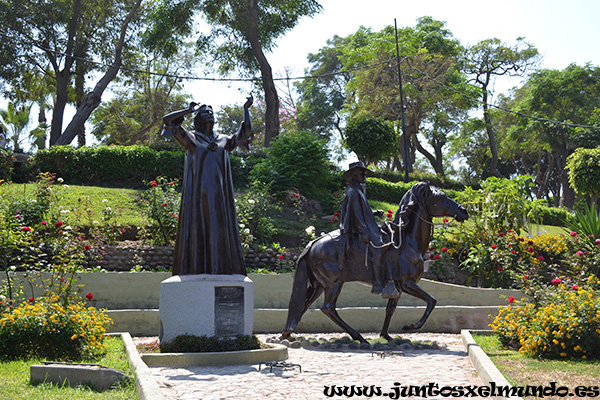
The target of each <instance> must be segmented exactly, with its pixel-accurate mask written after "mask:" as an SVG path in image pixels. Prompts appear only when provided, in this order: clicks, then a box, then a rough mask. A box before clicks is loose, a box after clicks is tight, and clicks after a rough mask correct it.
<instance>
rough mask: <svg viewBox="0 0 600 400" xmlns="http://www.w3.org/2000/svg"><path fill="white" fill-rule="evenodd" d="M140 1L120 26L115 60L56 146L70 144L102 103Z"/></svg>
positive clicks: (120, 57) (115, 71) (85, 100)
mask: <svg viewBox="0 0 600 400" xmlns="http://www.w3.org/2000/svg"><path fill="white" fill-rule="evenodd" d="M141 1H142V0H137V1H136V3H135V4H134V6H133V7H132V8H131V10H129V14H127V17H126V18H125V20H123V23H122V24H121V33H120V36H119V41H118V42H117V44H116V45H115V60H114V62H113V64H112V65H111V66H110V67H109V68H108V70H107V71H106V73H105V74H104V76H103V77H102V78H101V79H100V80H99V81H98V83H96V86H95V87H94V90H92V91H91V92H90V93H88V94H86V95H85V97H84V98H83V100H82V102H81V105H80V106H79V107H77V111H76V112H75V115H74V116H73V119H72V120H71V122H70V123H69V125H68V126H67V128H66V129H65V131H64V132H63V133H62V135H60V138H58V140H57V141H56V143H55V144H56V145H59V146H64V145H68V144H70V143H71V142H72V141H73V139H74V138H75V136H76V135H77V134H78V133H79V132H81V130H82V129H83V128H84V126H85V122H86V121H87V120H88V118H89V117H90V115H91V114H92V112H93V111H94V110H95V109H96V108H97V107H98V106H99V105H100V103H101V101H102V93H104V90H105V89H106V87H107V86H108V84H109V83H110V82H112V80H113V79H114V78H115V77H116V76H117V74H118V73H119V69H120V68H121V62H122V52H123V46H124V45H125V38H126V36H127V35H126V34H127V28H128V27H129V23H130V22H131V19H132V18H133V16H134V15H135V13H136V12H137V10H138V8H139V7H140V4H141Z"/></svg>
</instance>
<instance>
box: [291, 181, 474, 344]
mask: <svg viewBox="0 0 600 400" xmlns="http://www.w3.org/2000/svg"><path fill="white" fill-rule="evenodd" d="M434 217H454V218H455V219H456V221H458V222H463V221H465V220H466V219H468V218H469V214H468V212H467V210H466V209H465V208H464V207H463V206H461V205H460V204H458V203H456V202H455V201H454V200H451V199H450V198H449V197H448V196H447V195H446V194H445V193H443V192H442V191H440V190H439V189H437V188H435V187H433V186H430V185H429V183H425V182H420V183H417V184H415V185H414V186H413V187H412V188H411V189H410V190H409V191H408V192H407V193H406V194H405V195H404V197H403V198H402V200H401V201H400V204H399V207H398V210H397V211H396V214H395V217H394V220H393V223H389V224H386V225H385V226H384V227H382V229H381V231H382V241H383V243H387V244H389V246H388V250H387V252H386V254H385V257H384V260H385V262H386V263H387V268H390V269H391V271H392V276H393V280H394V284H395V286H396V289H397V290H398V292H400V293H402V292H405V293H408V294H410V295H411V296H415V297H417V298H419V299H422V300H424V301H425V302H426V303H427V307H426V309H425V312H424V313H423V316H422V317H421V319H420V320H419V321H418V322H416V323H412V324H407V325H405V326H404V327H403V329H404V330H415V329H420V328H421V327H422V326H423V324H424V323H425V322H426V321H427V318H428V317H429V315H430V314H431V312H432V311H433V308H434V307H435V305H436V302H437V300H436V299H435V298H434V297H433V296H431V295H430V294H428V293H427V292H425V291H424V290H423V289H422V288H421V287H420V286H419V285H417V282H418V281H419V280H420V279H421V276H422V275H423V256H424V255H425V252H426V251H427V249H428V247H429V242H430V240H431V235H432V232H433V222H432V219H433V218H434ZM339 240H340V232H339V230H336V231H333V232H330V233H328V234H325V235H323V236H321V237H320V238H318V239H316V240H314V241H312V242H311V243H309V244H308V245H307V246H306V248H305V250H304V252H303V253H302V255H301V256H300V257H299V258H298V261H297V264H296V273H295V276H294V283H293V288H292V295H291V298H290V304H289V309H288V318H287V322H286V326H285V329H284V331H283V333H282V338H286V337H289V336H290V335H291V334H292V332H293V331H294V330H295V329H296V327H297V325H298V323H299V322H300V320H301V318H302V316H303V315H304V313H305V312H306V311H307V310H308V309H309V308H310V306H311V305H312V304H313V303H314V302H315V301H316V300H317V298H319V296H320V295H321V294H322V293H325V299H324V302H323V305H322V307H321V311H322V312H323V313H324V314H325V315H327V316H328V317H329V318H330V319H331V320H332V321H333V322H335V323H336V324H337V325H338V326H339V327H341V328H342V329H343V330H344V331H346V332H348V334H350V336H351V337H352V339H354V340H359V341H360V342H362V343H365V342H366V340H365V339H364V338H363V337H362V336H361V334H360V333H359V332H358V331H356V330H355V329H353V328H352V327H350V326H349V325H348V324H347V323H346V322H344V321H343V320H342V319H341V318H340V316H339V314H338V313H337V311H336V302H337V299H338V297H339V295H340V292H341V290H342V287H343V286H344V283H345V282H361V283H364V284H368V285H370V284H372V273H371V269H370V268H365V263H364V260H365V250H361V249H359V248H358V247H353V248H351V249H350V257H348V258H347V259H348V261H347V262H346V263H345V265H343V266H342V267H340V265H339V258H338V256H339V251H340V246H339V245H338V244H337V243H336V242H338V241H339ZM398 299H399V298H398V297H396V298H391V299H389V300H388V304H387V307H386V313H385V320H384V323H383V327H382V328H381V337H383V338H385V339H387V340H391V337H390V335H389V326H390V321H391V319H392V315H393V314H394V311H395V310H396V306H397V304H398Z"/></svg>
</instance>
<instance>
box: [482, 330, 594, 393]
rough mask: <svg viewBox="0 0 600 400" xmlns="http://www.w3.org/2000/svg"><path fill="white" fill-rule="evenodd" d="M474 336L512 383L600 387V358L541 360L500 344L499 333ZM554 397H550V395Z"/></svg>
mask: <svg viewBox="0 0 600 400" xmlns="http://www.w3.org/2000/svg"><path fill="white" fill-rule="evenodd" d="M473 339H475V341H476V342H477V344H478V345H479V347H481V349H482V350H483V351H484V352H485V353H486V354H487V355H488V356H489V357H490V359H491V360H492V362H493V363H494V364H495V365H496V367H497V368H498V369H499V370H500V372H501V373H502V374H503V375H504V377H506V379H507V380H508V381H509V382H510V384H511V385H513V386H527V385H530V386H548V385H549V383H550V382H556V386H557V387H559V386H565V387H567V388H569V390H574V389H575V388H576V387H577V386H588V387H589V386H596V387H597V389H600V387H599V386H600V361H585V360H581V361H580V360H577V361H575V360H542V359H533V358H528V357H525V356H523V355H522V354H520V353H519V352H518V351H514V350H508V349H503V348H501V347H500V344H499V341H498V339H497V336H496V335H478V334H473ZM548 398H551V397H548Z"/></svg>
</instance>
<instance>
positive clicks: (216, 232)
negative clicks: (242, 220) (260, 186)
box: [162, 96, 254, 275]
mask: <svg viewBox="0 0 600 400" xmlns="http://www.w3.org/2000/svg"><path fill="white" fill-rule="evenodd" d="M252 102H253V98H252V96H250V97H248V99H247V101H246V103H245V104H244V122H242V123H241V126H240V129H239V130H238V132H237V133H235V134H234V135H232V136H226V135H219V134H215V133H214V132H213V126H214V123H215V119H214V115H213V109H212V107H211V106H208V105H201V106H198V104H197V103H194V102H192V103H190V105H189V107H188V108H187V109H183V110H179V111H175V112H172V113H170V114H167V115H165V116H164V118H163V124H164V128H163V131H162V136H166V137H168V136H172V137H174V138H175V139H176V140H177V141H178V142H179V144H181V145H182V146H183V147H184V148H185V150H186V157H185V167H184V173H183V191H182V194H181V210H180V213H179V223H178V225H177V239H176V242H175V253H174V263H173V275H193V274H228V275H229V274H240V275H246V265H245V262H244V254H243V251H242V245H241V239H240V234H239V228H238V223H237V217H236V212H235V201H234V194H233V180H232V177H231V165H230V163H229V153H230V152H231V151H233V150H234V149H235V148H236V147H240V148H243V149H246V150H248V149H249V145H250V142H251V141H252V138H253V136H254V133H253V131H252V123H251V121H250V113H249V111H248V108H249V107H250V106H251V105H252ZM194 112H195V113H196V115H195V117H194V131H193V132H190V131H187V130H186V129H184V128H183V127H182V124H183V122H184V120H185V116H186V115H188V114H191V113H194Z"/></svg>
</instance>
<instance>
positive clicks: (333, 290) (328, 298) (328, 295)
mask: <svg viewBox="0 0 600 400" xmlns="http://www.w3.org/2000/svg"><path fill="white" fill-rule="evenodd" d="M342 286H343V284H342V283H337V284H334V285H333V286H330V287H328V288H326V289H325V300H324V301H323V306H322V307H321V311H323V313H324V314H325V315H327V316H328V317H329V319H331V320H332V321H333V322H335V323H336V324H337V325H338V326H339V327H340V328H342V329H343V330H345V331H346V332H348V334H349V335H350V336H351V337H352V339H354V340H359V341H360V342H361V343H368V342H367V341H366V340H365V338H364V337H362V335H361V334H360V333H358V331H357V330H355V329H353V328H352V327H351V326H350V325H348V324H347V323H345V322H344V320H343V319H342V318H340V316H339V314H338V313H337V310H336V309H335V305H336V303H337V299H338V297H339V295H340V292H341V290H342Z"/></svg>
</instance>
